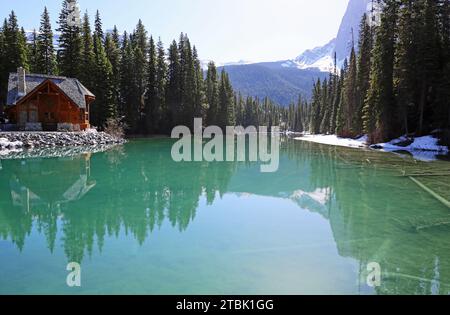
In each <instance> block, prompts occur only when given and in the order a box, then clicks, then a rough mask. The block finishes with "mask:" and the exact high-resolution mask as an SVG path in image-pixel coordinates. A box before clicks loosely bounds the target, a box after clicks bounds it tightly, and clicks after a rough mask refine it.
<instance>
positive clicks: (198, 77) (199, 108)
mask: <svg viewBox="0 0 450 315" xmlns="http://www.w3.org/2000/svg"><path fill="white" fill-rule="evenodd" d="M192 59H193V61H194V78H193V80H194V86H195V89H194V112H193V116H194V117H193V118H203V117H205V108H206V105H205V86H204V80H203V69H202V66H201V62H200V60H199V58H198V52H197V48H196V47H195V46H194V48H193V52H192Z"/></svg>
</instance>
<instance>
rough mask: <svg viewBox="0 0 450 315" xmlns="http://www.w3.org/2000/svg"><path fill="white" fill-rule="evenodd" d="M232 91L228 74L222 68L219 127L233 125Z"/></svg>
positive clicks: (223, 127)
mask: <svg viewBox="0 0 450 315" xmlns="http://www.w3.org/2000/svg"><path fill="white" fill-rule="evenodd" d="M234 107H235V106H234V92H233V88H232V86H231V83H230V79H229V77H228V74H227V73H226V72H225V69H222V72H221V75H220V83H219V117H218V122H219V127H221V128H222V130H225V128H226V127H227V126H234V125H235V111H234Z"/></svg>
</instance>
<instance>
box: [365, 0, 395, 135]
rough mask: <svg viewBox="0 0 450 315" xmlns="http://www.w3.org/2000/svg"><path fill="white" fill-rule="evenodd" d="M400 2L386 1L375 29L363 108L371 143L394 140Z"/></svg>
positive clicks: (366, 129)
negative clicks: (368, 80) (368, 82)
mask: <svg viewBox="0 0 450 315" xmlns="http://www.w3.org/2000/svg"><path fill="white" fill-rule="evenodd" d="M397 10H398V3H397V2H396V1H394V0H389V1H386V3H385V5H384V8H383V12H382V13H381V24H380V26H379V27H377V29H376V36H375V44H374V49H373V62H372V71H371V78H370V88H369V91H368V97H367V99H366V102H365V105H364V118H363V122H364V131H365V133H367V134H369V136H370V140H371V141H372V142H382V141H385V140H390V139H392V137H393V132H392V127H393V124H394V119H393V118H394V115H395V112H396V110H395V99H394V87H393V85H394V83H393V72H394V54H395V38H396V22H397Z"/></svg>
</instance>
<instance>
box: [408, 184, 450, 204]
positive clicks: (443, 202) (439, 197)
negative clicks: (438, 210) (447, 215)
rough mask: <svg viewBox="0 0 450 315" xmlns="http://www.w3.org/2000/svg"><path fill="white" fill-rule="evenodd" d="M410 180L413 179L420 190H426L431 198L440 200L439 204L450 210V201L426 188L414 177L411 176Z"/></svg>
mask: <svg viewBox="0 0 450 315" xmlns="http://www.w3.org/2000/svg"><path fill="white" fill-rule="evenodd" d="M409 179H411V180H412V181H413V182H414V183H416V184H417V186H419V187H420V188H422V189H423V190H425V191H426V192H427V193H429V194H430V195H431V196H433V197H434V198H435V199H436V200H438V201H439V202H441V203H442V204H443V205H445V206H446V207H447V208H449V209H450V201H448V200H447V199H445V198H444V197H442V196H440V195H439V194H437V193H436V192H434V191H433V190H432V189H431V188H429V187H427V186H425V185H424V184H422V183H421V182H420V181H419V180H417V179H415V178H414V177H412V176H409Z"/></svg>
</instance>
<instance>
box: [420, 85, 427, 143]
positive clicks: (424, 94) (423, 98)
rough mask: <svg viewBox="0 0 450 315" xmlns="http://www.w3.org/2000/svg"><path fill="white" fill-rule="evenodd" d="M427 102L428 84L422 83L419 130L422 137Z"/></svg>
mask: <svg viewBox="0 0 450 315" xmlns="http://www.w3.org/2000/svg"><path fill="white" fill-rule="evenodd" d="M425 100H426V83H425V82H423V83H422V91H421V95H420V104H419V113H420V116H419V129H418V135H419V136H421V135H422V132H423V115H424V110H425Z"/></svg>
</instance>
